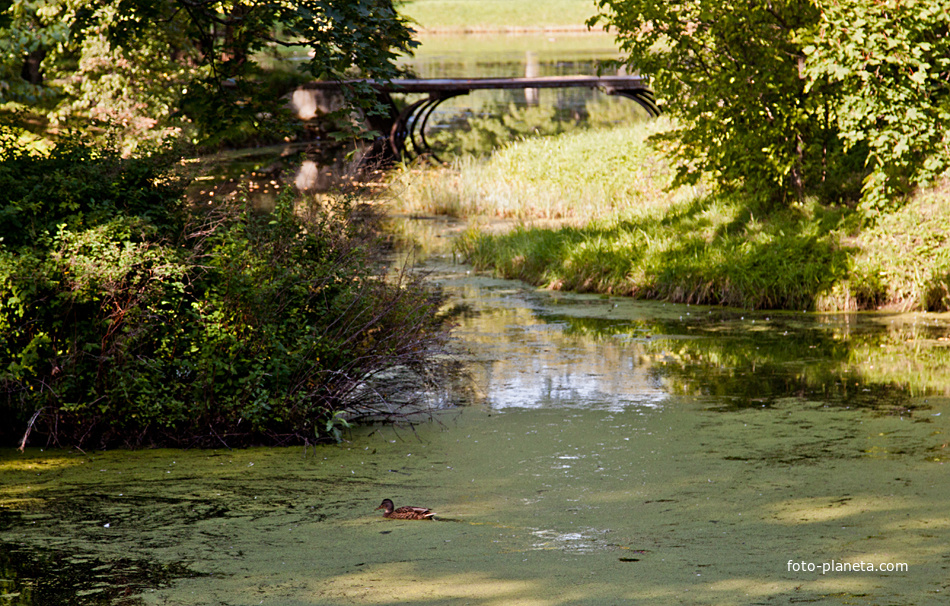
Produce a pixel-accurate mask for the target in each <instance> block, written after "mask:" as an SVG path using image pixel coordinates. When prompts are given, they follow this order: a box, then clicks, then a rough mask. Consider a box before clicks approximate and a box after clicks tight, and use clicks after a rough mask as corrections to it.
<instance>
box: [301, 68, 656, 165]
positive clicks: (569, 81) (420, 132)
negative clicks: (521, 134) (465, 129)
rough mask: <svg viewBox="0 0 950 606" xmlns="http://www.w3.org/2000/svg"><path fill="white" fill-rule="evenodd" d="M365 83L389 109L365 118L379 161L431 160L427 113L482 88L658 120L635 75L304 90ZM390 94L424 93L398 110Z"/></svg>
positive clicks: (400, 82)
mask: <svg viewBox="0 0 950 606" xmlns="http://www.w3.org/2000/svg"><path fill="white" fill-rule="evenodd" d="M355 84H362V85H366V84H368V85H369V86H371V87H372V88H374V89H375V90H376V92H377V94H378V95H379V98H380V101H381V102H382V103H383V104H384V105H385V106H386V107H388V108H389V115H387V116H367V120H368V121H369V123H370V126H371V127H372V128H373V129H375V130H378V131H379V132H381V133H382V134H383V136H384V140H383V141H380V142H378V143H377V145H376V146H375V149H374V150H373V152H371V153H372V154H374V155H375V157H376V158H377V159H380V160H392V159H396V158H402V159H411V158H413V157H415V156H418V155H423V154H426V155H431V156H434V154H433V152H432V150H431V149H430V148H429V143H428V141H426V135H425V128H426V124H427V122H428V121H429V116H431V115H432V112H433V111H435V109H436V108H437V107H438V106H439V105H440V104H441V103H442V102H444V101H446V100H448V99H451V98H453V97H458V96H461V95H466V94H468V93H470V92H472V91H473V90H485V89H522V90H530V89H540V88H596V89H599V90H601V91H603V92H605V93H606V94H608V95H620V96H622V97H627V98H628V99H632V100H633V101H635V102H636V103H638V104H640V106H641V107H643V109H645V110H646V111H647V112H648V113H649V114H650V115H651V116H659V115H660V108H659V107H658V106H657V103H656V98H655V97H654V95H653V91H651V90H650V89H649V88H647V86H646V84H644V81H643V78H641V77H640V76H554V77H547V78H470V79H462V78H444V79H427V80H409V79H403V80H391V81H374V80H352V81H344V82H310V83H308V84H305V85H303V86H302V87H301V88H302V89H303V90H313V91H318V90H324V91H338V90H340V89H341V88H342V87H344V86H347V85H355ZM392 93H407V94H408V93H423V94H426V93H428V96H427V97H424V98H422V99H420V100H418V101H415V102H413V103H410V104H409V105H407V106H406V107H405V108H403V109H402V110H399V109H398V107H397V106H396V104H395V103H394V102H393V99H392V97H391V94H392Z"/></svg>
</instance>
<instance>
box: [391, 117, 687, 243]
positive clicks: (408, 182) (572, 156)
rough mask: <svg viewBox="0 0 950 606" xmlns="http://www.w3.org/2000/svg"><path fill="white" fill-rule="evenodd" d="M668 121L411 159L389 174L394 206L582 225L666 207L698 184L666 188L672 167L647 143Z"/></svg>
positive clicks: (398, 209)
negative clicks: (432, 162)
mask: <svg viewBox="0 0 950 606" xmlns="http://www.w3.org/2000/svg"><path fill="white" fill-rule="evenodd" d="M666 127H667V124H666V122H665V121H652V122H642V123H638V124H632V125H627V126H621V127H616V128H603V129H595V130H581V131H575V132H570V133H567V134H563V135H560V136H556V137H545V138H536V139H524V140H521V141H516V142H514V143H512V144H509V145H507V146H506V147H504V148H502V149H500V150H498V151H496V152H495V153H494V154H493V155H491V156H490V157H487V158H475V157H472V156H463V157H461V158H459V159H457V160H455V161H454V162H453V163H452V164H451V165H450V166H448V167H436V166H429V165H418V166H413V167H406V168H405V169H403V170H401V171H397V172H396V173H394V175H393V176H392V181H391V184H390V185H391V186H390V190H389V191H390V194H391V198H392V201H391V204H392V209H393V210H394V211H395V212H398V213H407V214H430V215H448V216H453V217H473V216H478V217H481V218H483V219H514V220H517V221H520V222H523V223H539V222H541V223H546V222H550V221H552V220H555V221H558V222H568V223H571V224H575V225H581V224H585V223H587V222H589V221H592V220H595V219H598V218H600V217H603V216H605V214H616V215H621V216H626V217H630V216H637V215H641V214H643V213H648V212H650V210H651V209H657V208H660V209H662V208H667V207H669V206H670V204H671V203H672V202H673V201H674V200H677V199H682V198H684V197H688V196H692V195H695V194H696V191H697V190H695V189H689V190H676V191H670V190H669V189H668V188H669V185H670V183H671V180H672V173H671V171H670V170H669V167H668V166H667V164H666V163H665V162H664V161H663V160H662V158H661V157H660V156H659V154H658V152H657V151H656V150H654V149H653V148H652V147H650V146H649V145H647V143H646V139H647V137H649V135H650V134H652V133H655V132H657V131H658V130H661V129H663V128H666Z"/></svg>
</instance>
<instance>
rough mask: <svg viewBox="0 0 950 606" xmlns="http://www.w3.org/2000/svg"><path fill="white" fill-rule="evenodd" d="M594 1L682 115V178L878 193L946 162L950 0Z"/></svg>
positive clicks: (800, 192)
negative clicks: (706, 174)
mask: <svg viewBox="0 0 950 606" xmlns="http://www.w3.org/2000/svg"><path fill="white" fill-rule="evenodd" d="M598 7H599V10H600V14H599V15H597V16H596V17H594V18H592V19H591V20H590V21H589V25H595V24H601V25H603V26H605V27H607V26H609V27H612V28H616V31H617V32H618V41H619V42H620V45H621V49H622V50H623V51H624V52H625V53H626V55H627V56H626V59H625V63H626V64H628V65H629V66H630V67H632V68H634V69H636V70H639V71H640V72H642V73H643V74H645V75H647V76H648V77H649V78H650V79H651V83H652V86H653V87H654V88H655V90H656V92H657V94H658V96H659V97H661V99H662V100H663V101H664V102H665V104H666V108H667V110H668V111H669V113H670V114H671V115H673V116H675V117H676V118H678V120H679V122H678V123H679V128H678V129H677V130H676V131H675V132H674V133H672V135H671V136H669V137H668V139H669V140H670V142H671V143H673V144H674V149H675V151H676V152H677V154H678V155H679V157H680V159H681V160H682V166H681V170H680V178H681V179H687V180H688V179H695V178H697V177H698V175H699V174H700V173H702V172H709V173H711V174H712V175H713V177H714V178H716V179H717V180H718V181H719V182H720V183H722V184H725V185H739V184H744V185H746V186H750V187H752V188H753V189H756V190H758V191H760V192H764V193H767V194H769V195H770V196H771V197H772V198H773V199H786V200H788V199H792V200H794V199H801V198H802V197H803V196H805V195H810V194H818V195H819V196H821V197H822V198H823V199H826V200H829V201H837V200H849V199H852V198H856V197H859V196H860V195H862V194H863V196H864V199H865V201H866V202H867V203H868V204H871V205H874V206H877V205H880V204H882V203H883V201H884V200H887V199H890V198H893V197H894V196H895V195H897V194H900V193H902V192H903V191H906V189H907V187H909V186H912V185H914V184H915V183H916V182H917V181H919V180H926V179H929V178H933V177H934V176H936V175H938V174H939V173H940V172H941V171H943V170H945V169H946V167H947V165H948V157H950V154H948V145H947V135H946V128H945V124H947V118H948V107H950V106H948V101H947V90H948V81H950V79H948V76H950V54H948V48H947V44H948V19H950V17H948V15H950V2H948V0H916V1H915V0H910V1H899V0H884V1H878V2H865V1H863V0H772V1H769V2H762V1H760V0H740V1H737V2H725V3H724V2H720V1H718V0H669V1H666V2H652V1H648V0H598ZM862 187H863V192H862Z"/></svg>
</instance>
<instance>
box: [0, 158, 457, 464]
mask: <svg viewBox="0 0 950 606" xmlns="http://www.w3.org/2000/svg"><path fill="white" fill-rule="evenodd" d="M3 160H4V162H3V164H2V165H0V166H2V170H0V185H9V184H10V183H11V181H13V180H14V177H15V176H17V175H19V180H20V181H21V182H22V183H20V184H19V187H4V188H0V209H2V213H3V214H2V215H0V217H2V225H0V226H2V228H3V231H2V233H3V235H4V238H5V239H4V241H3V242H2V243H0V386H2V393H3V394H4V399H3V401H2V403H0V409H2V414H3V416H4V417H6V418H7V420H8V422H7V423H5V424H4V425H5V427H6V430H7V431H18V432H22V431H24V430H25V429H26V428H27V426H28V424H29V423H31V422H32V423H33V425H32V427H33V432H34V433H33V436H34V438H35V437H36V436H37V434H43V435H45V439H46V440H47V441H48V442H51V443H55V444H61V445H68V444H76V445H87V446H89V445H91V446H93V447H96V446H99V445H111V444H127V445H141V444H180V445H191V444H199V445H210V444H219V445H220V444H221V443H227V444H245V443H250V442H263V443H307V442H313V441H316V440H320V439H325V438H327V437H331V438H332V437H334V435H335V434H336V435H337V436H338V434H337V432H336V431H335V430H338V428H339V426H343V425H345V424H346V422H347V419H348V418H351V417H350V416H340V414H339V413H340V412H341V411H351V412H353V413H354V414H357V415H367V414H383V415H386V414H391V415H397V416H398V415H400V414H402V412H403V411H404V410H405V409H404V408H403V407H404V406H405V405H407V404H412V399H413V395H419V394H418V390H420V389H421V388H422V387H423V386H424V384H425V381H426V378H427V373H428V372H429V370H431V368H432V364H431V360H432V357H431V356H432V354H433V353H434V352H436V351H437V350H438V349H439V344H440V343H441V339H442V338H443V334H444V333H443V331H442V318H441V317H440V316H439V314H438V308H439V305H440V304H441V300H442V299H441V295H440V294H439V293H437V292H433V291H431V290H428V289H426V288H424V287H423V286H422V285H421V283H420V282H419V281H418V279H416V278H412V277H409V276H405V275H403V276H401V277H400V278H399V279H398V280H397V281H396V283H393V282H392V281H388V280H385V279H382V278H381V277H380V276H379V275H377V274H378V271H377V270H376V269H375V267H376V265H375V264H373V263H371V259H369V258H368V256H367V254H368V253H367V252H366V251H367V250H368V249H369V248H370V243H371V241H370V238H371V237H372V233H371V230H369V229H368V228H367V227H366V226H367V225H368V224H367V220H368V219H367V215H366V212H367V211H365V209H362V208H358V207H355V206H353V205H352V204H350V203H348V202H345V201H341V202H339V203H338V204H335V205H333V206H331V207H324V208H318V209H314V210H313V211H312V212H303V211H300V210H299V209H295V206H294V204H293V201H292V200H291V199H289V198H287V197H285V198H283V199H282V200H281V201H280V203H279V204H278V208H277V210H276V211H275V212H274V213H273V214H261V213H257V212H254V211H253V210H252V209H250V208H246V207H244V206H243V205H240V204H232V205H226V204H225V205H213V206H211V207H209V210H206V211H201V210H199V209H196V208H189V207H184V206H183V205H182V204H181V202H180V200H181V197H180V190H179V189H178V186H177V183H178V181H177V180H175V179H174V178H172V174H171V173H170V164H169V156H162V155H156V156H153V157H151V158H136V159H130V160H122V159H120V158H118V157H117V156H116V155H115V154H113V153H106V152H97V151H95V150H91V149H89V148H87V147H84V146H82V145H79V144H77V143H70V144H67V145H64V146H62V147H57V148H56V149H54V150H53V152H51V153H50V154H49V155H39V154H34V153H29V152H25V151H23V150H18V151H15V152H7V153H6V155H5V157H4V158H3ZM90 175H98V176H99V178H98V179H89V178H88V177H89V176H90ZM49 183H53V184H56V183H66V184H75V185H72V186H69V187H64V188H63V192H65V193H64V194H63V195H61V194H60V193H59V192H57V191H51V190H46V191H45V195H39V194H37V192H43V190H44V188H45V186H46V185H47V184H49ZM79 183H84V185H83V186H82V187H80V185H79ZM76 191H80V192H81V193H82V196H83V200H88V201H89V202H88V203H85V202H84V203H82V204H80V203H79V202H78V201H76V200H77V199H76V198H73V199H70V197H69V192H76ZM381 373H390V374H395V375H398V376H400V377H406V376H409V377H413V378H414V379H415V380H414V381H409V382H406V381H403V382H402V386H403V387H402V389H404V390H409V391H410V392H412V393H397V392H396V391H394V389H389V390H388V391H387V385H383V386H376V385H375V383H376V382H377V381H376V380H375V379H376V378H377V377H379V375H380V374H381ZM388 383H389V384H394V383H395V382H394V381H392V380H391V379H390V380H388ZM390 386H391V385H390ZM34 414H35V415H36V416H35V417H34V416H33V415H34ZM31 417H32V419H31ZM13 437H14V436H12V435H7V436H5V439H6V440H7V441H10V440H11V439H12V438H13Z"/></svg>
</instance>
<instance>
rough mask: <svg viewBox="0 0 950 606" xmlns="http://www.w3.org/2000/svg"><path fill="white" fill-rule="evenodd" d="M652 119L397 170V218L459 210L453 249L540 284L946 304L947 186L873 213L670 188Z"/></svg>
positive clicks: (698, 295) (684, 298) (702, 296)
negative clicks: (460, 226)
mask: <svg viewBox="0 0 950 606" xmlns="http://www.w3.org/2000/svg"><path fill="white" fill-rule="evenodd" d="M663 125H664V122H663V121H658V122H648V123H643V124H635V125H630V126H622V127H615V128H609V129H594V130H589V131H581V132H574V133H568V134H565V135H561V136H558V137H551V138H541V139H526V140H523V141H518V142H516V143H513V144H511V145H509V146H507V147H505V148H503V149H501V150H499V151H497V152H496V153H495V154H493V155H492V156H491V157H489V158H486V159H483V160H476V159H473V158H464V159H460V160H458V161H456V162H455V163H454V164H453V165H451V166H448V167H426V168H422V169H419V168H416V169H412V170H407V171H403V172H402V173H400V174H398V175H397V176H396V177H394V183H395V184H397V187H394V188H393V189H392V191H393V192H394V202H393V208H394V209H396V210H397V211H398V212H403V213H410V214H411V213H416V214H435V215H440V214H441V215H449V216H455V217H464V218H466V219H467V220H469V221H471V222H473V223H474V224H476V225H482V226H485V225H487V224H489V223H492V222H496V223H497V220H498V219H509V220H513V221H514V223H513V225H514V228H513V229H508V230H501V231H499V230H498V229H497V228H491V229H489V228H485V227H483V228H477V227H476V228H473V229H470V230H469V231H468V232H467V233H466V234H465V235H464V236H462V237H461V238H459V239H458V241H457V244H456V246H457V252H458V253H460V255H461V256H462V257H463V258H464V259H465V260H466V261H467V262H469V263H472V264H473V265H474V266H475V267H476V268H478V269H481V270H491V271H493V272H494V273H495V274H496V275H498V276H500V277H505V278H516V279H520V280H524V281H526V282H529V283H531V284H534V285H538V286H544V287H547V288H551V289H559V290H574V291H579V292H592V293H603V294H612V295H623V296H631V297H635V298H643V299H660V300H665V301H672V302H680V303H694V304H709V305H728V306H733V307H741V308H757V309H758V308H768V309H776V308H779V309H798V310H801V309H806V310H817V311H841V310H850V311H853V310H871V309H875V310H876V309H890V310H901V311H910V310H932V311H944V310H947V309H950V248H948V246H947V244H948V242H947V237H948V236H947V234H948V233H950V208H948V206H947V204H946V199H947V195H948V191H950V186H948V184H947V182H943V183H941V184H940V185H939V186H938V187H935V188H931V189H927V190H922V191H920V192H918V193H917V194H916V195H915V196H914V197H913V198H911V199H910V200H909V201H908V202H907V204H906V205H905V206H904V207H903V208H902V209H901V210H900V212H895V213H893V214H888V215H883V216H880V217H878V218H877V220H876V221H875V222H874V223H871V222H870V221H869V220H868V218H867V217H865V216H864V215H862V213H861V212H860V211H859V210H856V209H854V208H851V207H848V206H829V205H823V204H820V203H818V202H817V201H815V200H810V201H807V202H806V203H804V204H793V205H791V206H788V207H778V206H772V205H770V203H769V202H768V201H766V200H761V199H757V198H756V197H754V196H752V195H748V194H744V195H743V194H731V195H726V194H712V193H709V190H707V188H706V187H703V186H702V185H700V186H698V187H690V188H679V189H670V184H671V182H672V173H673V170H672V169H671V167H670V165H669V164H668V163H667V162H666V161H665V160H664V158H663V154H662V153H661V151H660V150H658V149H656V148H655V147H653V146H652V144H651V143H649V141H648V137H649V135H650V134H653V133H655V132H657V130H658V129H661V128H663V127H664V126H663Z"/></svg>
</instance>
